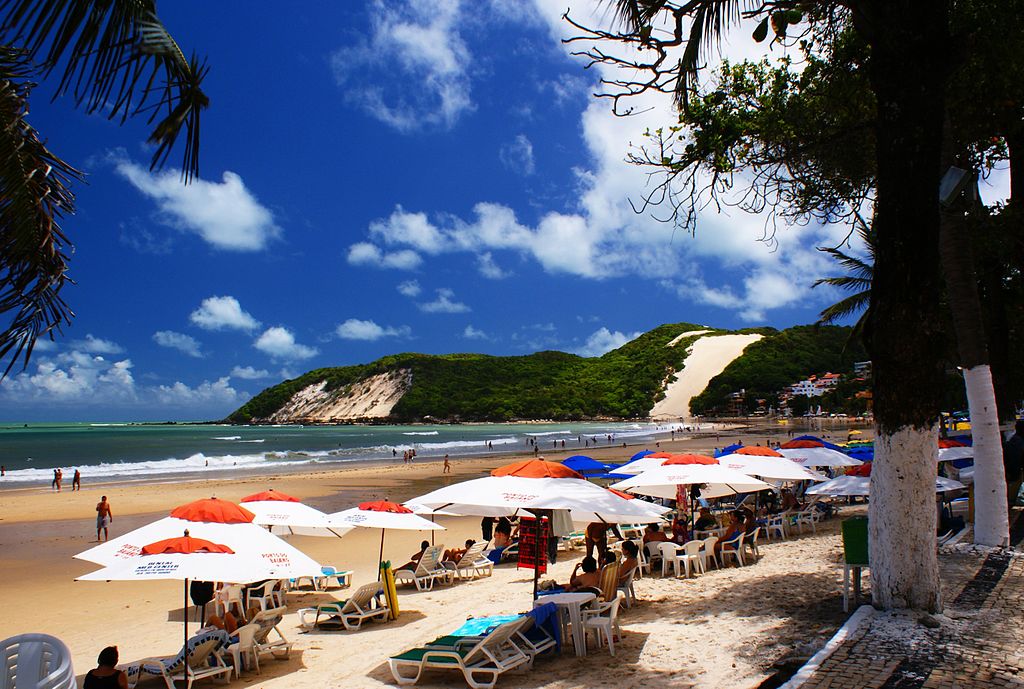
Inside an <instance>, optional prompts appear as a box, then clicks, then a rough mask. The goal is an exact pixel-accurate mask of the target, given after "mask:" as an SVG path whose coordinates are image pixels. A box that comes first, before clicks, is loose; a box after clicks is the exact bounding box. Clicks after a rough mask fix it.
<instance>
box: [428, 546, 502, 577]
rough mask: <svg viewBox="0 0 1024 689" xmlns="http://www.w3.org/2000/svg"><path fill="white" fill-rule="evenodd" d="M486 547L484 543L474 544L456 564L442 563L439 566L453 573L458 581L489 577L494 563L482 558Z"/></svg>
mask: <svg viewBox="0 0 1024 689" xmlns="http://www.w3.org/2000/svg"><path fill="white" fill-rule="evenodd" d="M486 547H487V544H486V543H474V544H473V545H471V546H470V547H469V548H467V549H466V554H465V555H463V556H462V557H461V558H459V561H458V562H450V561H449V562H442V563H441V566H442V567H444V568H445V569H447V570H448V571H450V572H453V573H454V576H455V577H457V578H458V579H476V578H477V577H489V576H491V575H492V574H493V573H494V563H493V562H491V561H490V560H488V559H487V558H486V557H484V549H485V548H486Z"/></svg>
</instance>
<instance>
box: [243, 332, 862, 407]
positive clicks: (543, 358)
mask: <svg viewBox="0 0 1024 689" xmlns="http://www.w3.org/2000/svg"><path fill="white" fill-rule="evenodd" d="M707 329H708V328H706V327H705V326H699V325H695V324H693V323H673V324H668V325H662V326H659V327H657V328H655V329H654V330H651V331H650V332H647V333H645V334H643V335H641V336H640V337H638V338H636V339H635V340H632V341H631V342H628V343H626V344H625V345H623V346H622V347H619V348H618V349H615V350H612V351H610V352H608V353H607V354H605V355H604V356H600V357H593V358H584V357H580V356H576V355H574V354H566V353H563V352H538V353H536V354H530V355H527V356H487V355H483V354H448V355H428V354H416V353H405V354H395V355H392V356H386V357H383V358H381V359H378V360H376V361H374V362H371V363H368V364H361V365H357V366H343V367H337V368H322V369H317V370H314V371H310V372H309V373H306V374H305V375H303V376H300V377H299V378H295V379H293V380H286V381H284V382H282V383H280V384H279V385H275V386H273V387H271V388H268V389H266V390H264V391H263V392H261V393H260V394H258V395H256V396H255V397H253V398H252V399H251V400H250V401H249V402H248V403H246V404H245V405H244V406H242V407H241V408H239V409H238V410H237V411H235V412H234V413H233V414H231V415H230V416H229V417H228V419H227V420H228V421H230V422H234V423H250V422H257V423H258V422H260V421H261V420H265V419H267V418H269V417H270V416H272V415H273V414H275V413H276V412H278V411H279V410H281V409H282V408H283V407H284V406H285V405H286V404H287V403H288V402H289V400H291V399H292V397H293V395H295V393H297V392H299V391H300V390H304V389H306V388H308V387H309V386H312V385H317V384H320V383H323V384H324V393H325V396H326V393H330V396H333V397H339V396H341V397H344V396H346V395H348V394H349V392H350V391H352V392H353V394H356V391H357V388H359V386H360V383H362V382H363V381H366V379H367V378H369V377H371V376H376V375H380V374H386V373H391V372H398V371H404V372H408V373H409V374H411V376H410V377H411V385H410V386H409V389H408V390H407V391H406V392H405V394H404V395H402V397H401V399H400V400H399V401H398V402H397V404H395V406H394V407H393V408H392V410H391V414H390V416H388V417H386V418H384V419H381V420H382V421H386V422H391V423H401V422H411V421H422V420H425V419H434V420H439V421H508V420H513V419H552V420H578V419H587V418H599V417H605V418H623V419H630V418H643V417H646V416H647V414H648V413H649V411H650V409H651V407H652V406H653V405H654V403H655V402H656V401H657V400H658V399H660V398H661V397H662V396H663V393H662V389H663V387H664V383H665V382H666V380H667V379H668V378H669V376H670V375H671V374H672V373H674V372H675V371H677V370H679V369H680V368H681V367H682V365H683V362H684V360H685V358H686V354H687V352H686V350H687V347H688V346H689V345H690V344H691V343H692V341H693V338H687V337H683V338H682V339H681V340H680V341H679V342H678V343H677V344H676V346H672V347H668V346H666V345H667V344H668V343H669V342H671V341H672V340H674V339H675V338H677V337H679V336H680V335H682V334H683V333H686V332H690V331H696V330H707ZM728 332H730V331H725V330H712V333H716V334H726V333H728ZM741 332H760V333H762V334H764V335H765V336H766V337H765V339H764V340H762V341H761V342H758V343H755V344H754V345H751V346H750V347H749V348H748V349H747V352H751V351H752V350H754V348H755V347H757V348H758V349H759V351H760V350H764V351H767V352H785V353H787V354H788V356H790V357H791V358H792V359H793V361H790V362H787V363H786V365H785V366H784V367H781V368H780V363H779V362H778V361H777V357H775V356H770V357H767V358H766V357H764V356H755V357H754V358H753V359H752V360H751V361H752V362H753V363H752V364H751V366H752V368H751V366H748V367H746V368H744V367H742V366H741V367H740V368H739V369H737V370H739V371H740V372H742V373H743V375H747V376H750V377H751V379H752V380H758V381H761V380H763V381H765V383H766V384H767V382H768V381H774V380H775V379H779V380H780V381H781V382H780V384H779V387H782V385H785V384H788V383H792V382H794V381H796V380H798V379H799V378H800V377H802V376H805V375H808V374H809V373H813V372H816V371H818V370H819V364H821V367H820V368H821V370H826V369H831V370H846V369H845V368H844V369H840V361H843V360H845V359H844V358H843V357H841V356H840V355H839V354H838V349H837V347H836V346H834V342H833V341H835V342H838V341H840V340H843V339H845V338H846V337H847V335H848V332H849V329H848V328H823V329H821V333H823V334H822V335H815V332H817V331H816V330H815V329H813V328H810V327H808V328H791V329H789V330H786V331H783V332H781V333H780V332H778V331H776V330H774V329H772V328H761V329H755V330H753V331H749V330H747V331H741ZM775 340H778V341H779V345H778V346H777V347H776V346H769V347H767V348H765V347H764V345H765V343H769V342H774V341H775ZM796 344H798V345H799V346H795V345H796ZM747 358H748V357H747V355H746V354H744V356H743V357H741V358H740V360H738V361H743V360H746V359H747ZM736 364H737V362H733V366H731V367H730V369H732V368H733V367H734V366H736ZM762 368H770V369H772V370H770V371H769V370H761V369H762ZM776 368H778V369H779V371H780V372H781V371H799V373H787V374H785V375H782V376H781V378H780V377H779V376H778V375H776V371H775V369H776ZM847 368H848V367H847ZM730 369H727V370H726V373H727V372H729V370H730ZM724 375H725V373H723V376H724ZM719 378H721V376H720V377H719ZM732 380H733V378H725V379H723V380H722V381H718V379H717V378H716V379H715V381H712V383H713V384H714V383H715V382H716V381H717V382H719V383H721V385H719V386H715V385H713V386H712V387H713V388H714V389H715V390H719V389H724V388H722V385H725V386H728V385H733V384H734V383H732V382H728V381H732ZM741 387H747V388H748V389H750V388H751V385H750V384H749V383H746V384H744V383H740V384H738V385H735V387H734V388H732V389H738V388H741ZM732 389H730V390H728V392H731V391H732ZM709 390H711V388H709ZM728 392H725V393H724V394H725V395H726V396H728ZM707 394H708V393H707V392H706V393H705V395H707ZM702 397H704V396H702ZM708 399H709V400H713V399H717V398H715V397H713V396H712V397H709V398H708Z"/></svg>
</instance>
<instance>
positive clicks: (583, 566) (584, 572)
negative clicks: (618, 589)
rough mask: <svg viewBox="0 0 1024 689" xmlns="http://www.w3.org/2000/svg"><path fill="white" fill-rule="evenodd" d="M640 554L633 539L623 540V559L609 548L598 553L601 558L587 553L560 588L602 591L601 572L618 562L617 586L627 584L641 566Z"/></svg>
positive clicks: (571, 590) (573, 590)
mask: <svg viewBox="0 0 1024 689" xmlns="http://www.w3.org/2000/svg"><path fill="white" fill-rule="evenodd" d="M639 556H640V549H639V548H638V547H637V545H636V543H634V542H633V541H623V543H622V560H621V561H620V560H619V558H618V556H616V554H615V552H614V551H612V550H609V549H607V548H606V549H604V550H602V551H600V553H599V555H598V557H599V558H600V559H595V558H594V557H593V556H592V555H586V556H584V558H583V559H582V560H580V561H579V562H577V563H576V566H575V567H574V568H573V570H572V574H571V575H570V577H569V582H568V583H567V584H565V585H563V586H559V587H558V588H561V589H564V590H565V591H568V592H578V591H584V590H592V591H594V592H597V593H600V588H601V572H602V570H603V569H604V568H605V567H607V566H609V565H613V564H618V567H619V580H618V583H617V586H625V585H626V583H627V582H628V581H629V577H630V575H631V574H632V573H633V572H634V571H635V570H636V568H637V567H639V566H640V560H639Z"/></svg>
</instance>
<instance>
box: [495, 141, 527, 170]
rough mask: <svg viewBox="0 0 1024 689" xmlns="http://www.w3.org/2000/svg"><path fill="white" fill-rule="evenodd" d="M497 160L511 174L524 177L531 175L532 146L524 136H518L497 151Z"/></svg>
mask: <svg viewBox="0 0 1024 689" xmlns="http://www.w3.org/2000/svg"><path fill="white" fill-rule="evenodd" d="M498 159H499V160H500V161H501V164H502V165H504V166H505V167H507V168H508V169H509V170H511V171H512V172H516V173H519V174H521V175H524V176H529V175H532V174H533V171H534V164H533V144H532V143H530V139H529V138H527V136H526V135H525V134H519V135H518V136H516V138H515V139H513V140H512V141H510V142H509V143H507V144H505V145H503V146H502V147H501V149H500V150H499V151H498Z"/></svg>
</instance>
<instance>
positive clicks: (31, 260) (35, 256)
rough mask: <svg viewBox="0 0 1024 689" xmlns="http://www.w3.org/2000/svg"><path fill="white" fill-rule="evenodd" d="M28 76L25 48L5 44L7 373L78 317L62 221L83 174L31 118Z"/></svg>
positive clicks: (0, 351)
mask: <svg viewBox="0 0 1024 689" xmlns="http://www.w3.org/2000/svg"><path fill="white" fill-rule="evenodd" d="M31 76H32V68H31V63H30V59H29V55H28V53H27V52H26V51H23V50H16V49H12V48H9V47H5V46H0V313H5V314H6V313H13V314H14V315H13V316H12V317H11V320H10V323H9V324H8V326H7V328H6V329H5V330H4V331H3V332H2V333H0V359H4V358H6V357H8V356H10V362H9V363H8V365H7V368H6V370H5V372H4V375H5V376H6V375H7V373H9V372H10V370H11V368H12V367H13V366H14V364H15V363H16V362H17V361H18V360H19V359H22V360H23V362H24V364H27V363H28V359H29V356H30V355H31V354H32V349H33V347H34V346H35V342H36V340H37V339H38V338H39V337H40V336H43V335H46V334H51V333H52V332H53V331H54V330H57V331H59V330H60V328H61V327H62V326H63V324H65V323H69V322H70V320H71V318H72V317H73V316H74V314H73V313H72V312H71V309H70V308H69V307H68V305H67V303H65V301H64V300H63V299H62V298H61V296H60V291H61V289H62V288H63V286H64V285H65V284H66V283H67V282H69V281H70V280H69V278H68V277H67V274H66V271H67V260H68V259H67V255H66V253H65V252H66V251H67V250H68V248H69V242H68V240H67V238H66V237H65V236H64V234H63V232H62V231H61V228H60V224H59V221H60V219H61V218H62V217H63V216H64V215H65V214H69V213H73V212H74V195H73V194H72V193H71V191H70V188H69V186H70V184H71V182H72V181H73V180H76V179H80V178H81V174H80V173H79V172H78V171H77V170H75V169H74V168H72V167H71V166H70V165H68V164H67V163H65V162H64V161H62V160H61V159H60V158H58V157H57V156H55V155H54V154H53V153H51V152H50V151H49V150H48V149H47V148H46V146H45V144H44V143H43V142H42V141H41V140H40V138H39V134H38V133H37V132H36V130H35V129H33V128H32V126H31V125H29V124H28V122H27V121H26V119H25V118H26V116H27V114H28V96H29V93H30V92H31V90H32V87H33V86H34V84H33V83H32V82H31V81H30V78H31ZM51 337H52V334H51Z"/></svg>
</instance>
